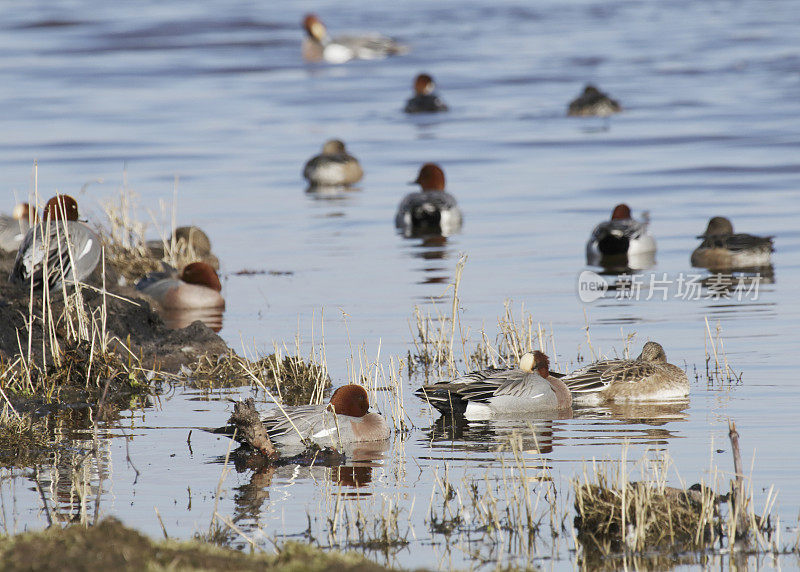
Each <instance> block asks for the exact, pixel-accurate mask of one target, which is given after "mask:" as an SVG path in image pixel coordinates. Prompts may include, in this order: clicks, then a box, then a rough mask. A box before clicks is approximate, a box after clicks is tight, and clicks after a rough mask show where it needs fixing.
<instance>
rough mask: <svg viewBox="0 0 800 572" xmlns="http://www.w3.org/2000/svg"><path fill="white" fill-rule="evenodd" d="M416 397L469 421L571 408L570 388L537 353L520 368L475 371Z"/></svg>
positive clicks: (522, 361) (428, 387) (421, 390)
mask: <svg viewBox="0 0 800 572" xmlns="http://www.w3.org/2000/svg"><path fill="white" fill-rule="evenodd" d="M415 394H416V395H417V396H418V397H419V398H421V399H424V400H426V401H428V403H430V404H431V405H432V406H433V407H435V408H436V409H438V410H439V411H440V412H442V413H459V414H464V416H465V417H467V418H485V417H491V416H502V415H518V414H525V413H538V412H547V411H563V410H568V409H570V407H571V406H572V395H571V394H570V392H569V390H568V389H567V386H566V385H564V383H563V382H562V381H561V380H560V379H558V378H556V377H554V376H553V375H551V373H550V361H549V360H548V358H547V356H546V355H545V354H543V353H542V352H540V351H538V350H537V351H535V352H533V353H530V352H529V353H526V354H523V356H522V357H521V358H520V360H519V367H518V368H513V369H502V368H488V369H484V370H480V371H474V372H472V373H468V374H466V375H464V376H462V377H459V378H456V379H454V380H452V381H443V382H439V383H433V384H430V385H424V386H422V387H421V388H419V389H418V390H417V391H416V393H415Z"/></svg>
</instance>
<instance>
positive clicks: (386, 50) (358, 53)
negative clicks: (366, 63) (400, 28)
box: [302, 14, 408, 64]
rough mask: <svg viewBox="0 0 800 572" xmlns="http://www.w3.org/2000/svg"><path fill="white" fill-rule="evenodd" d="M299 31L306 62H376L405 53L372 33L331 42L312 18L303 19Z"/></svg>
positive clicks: (311, 16) (320, 22) (385, 39)
mask: <svg viewBox="0 0 800 572" xmlns="http://www.w3.org/2000/svg"><path fill="white" fill-rule="evenodd" d="M303 28H304V29H305V31H306V38H305V39H304V40H303V48H302V49H303V57H304V58H305V59H307V60H309V61H315V62H316V61H323V60H324V61H326V62H328V63H332V64H343V63H345V62H348V61H350V60H354V59H355V60H377V59H382V58H385V57H387V56H393V55H398V54H404V53H406V52H408V47H407V46H404V45H402V44H400V43H399V42H398V41H397V40H394V39H392V38H389V37H387V36H382V35H381V34H376V33H370V34H364V35H361V36H337V37H335V38H331V37H330V36H329V35H328V30H327V29H326V28H325V24H323V23H322V21H321V20H320V19H319V18H318V17H317V16H316V15H315V14H308V15H306V17H305V18H304V19H303Z"/></svg>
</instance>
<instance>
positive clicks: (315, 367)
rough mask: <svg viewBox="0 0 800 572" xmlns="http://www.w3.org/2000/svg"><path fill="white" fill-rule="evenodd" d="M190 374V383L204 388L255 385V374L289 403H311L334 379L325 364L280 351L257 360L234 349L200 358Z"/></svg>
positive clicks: (274, 393)
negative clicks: (249, 358)
mask: <svg viewBox="0 0 800 572" xmlns="http://www.w3.org/2000/svg"><path fill="white" fill-rule="evenodd" d="M189 376H190V384H191V385H192V386H193V387H197V388H202V389H213V388H219V387H239V386H243V385H252V384H254V383H256V382H255V381H254V380H253V377H255V378H256V379H258V380H259V381H260V382H261V383H262V384H263V385H264V387H266V388H267V389H269V390H270V391H271V392H272V393H273V395H274V396H275V397H280V398H281V399H282V403H284V404H285V405H305V404H308V403H310V402H311V401H312V400H313V399H314V398H316V397H317V396H319V395H321V393H322V392H323V391H324V390H325V389H327V388H329V387H330V386H331V378H330V376H329V375H328V372H327V370H326V369H325V367H324V366H323V365H320V364H317V363H314V362H312V361H309V362H305V361H304V360H303V359H301V358H300V357H297V356H284V357H281V356H278V355H277V354H270V355H268V356H266V357H263V358H261V359H259V360H256V361H250V360H248V359H246V358H243V357H240V356H238V355H236V354H235V353H234V352H233V351H228V352H226V353H225V354H223V355H206V356H202V357H201V358H200V359H198V360H197V361H196V363H195V364H194V366H193V368H191V373H190V374H189Z"/></svg>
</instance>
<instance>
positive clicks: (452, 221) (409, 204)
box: [394, 163, 463, 237]
mask: <svg viewBox="0 0 800 572" xmlns="http://www.w3.org/2000/svg"><path fill="white" fill-rule="evenodd" d="M410 184H412V185H419V186H420V187H421V188H422V191H421V192H416V193H409V194H408V195H406V196H405V198H403V200H402V201H401V203H400V205H399V206H398V208H397V214H396V215H395V219H394V220H395V226H396V227H397V228H398V229H400V230H401V231H402V232H403V235H404V236H407V237H411V236H420V235H426V234H439V235H441V236H445V237H446V236H449V235H451V234H453V233H454V232H457V231H458V230H459V229H460V228H461V223H462V220H463V217H462V216H461V210H460V209H459V208H458V204H457V203H456V199H455V197H454V196H453V195H451V194H450V193H448V192H446V191H445V190H444V186H445V179H444V171H442V168H441V167H439V165H437V164H435V163H425V164H424V165H423V166H422V168H421V169H420V170H419V175H417V178H416V180H414V181H413V182H411V183H410Z"/></svg>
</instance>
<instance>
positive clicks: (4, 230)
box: [0, 203, 35, 252]
mask: <svg viewBox="0 0 800 572" xmlns="http://www.w3.org/2000/svg"><path fill="white" fill-rule="evenodd" d="M31 214H35V211H31V209H30V205H28V203H19V204H17V205H16V206H15V207H14V211H13V212H12V213H11V215H7V214H1V215H0V250H5V251H7V252H14V251H16V250H19V245H20V243H21V242H22V239H23V237H24V236H25V233H26V232H28V229H29V228H30V227H31V224H30V223H31V221H30V217H31Z"/></svg>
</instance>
